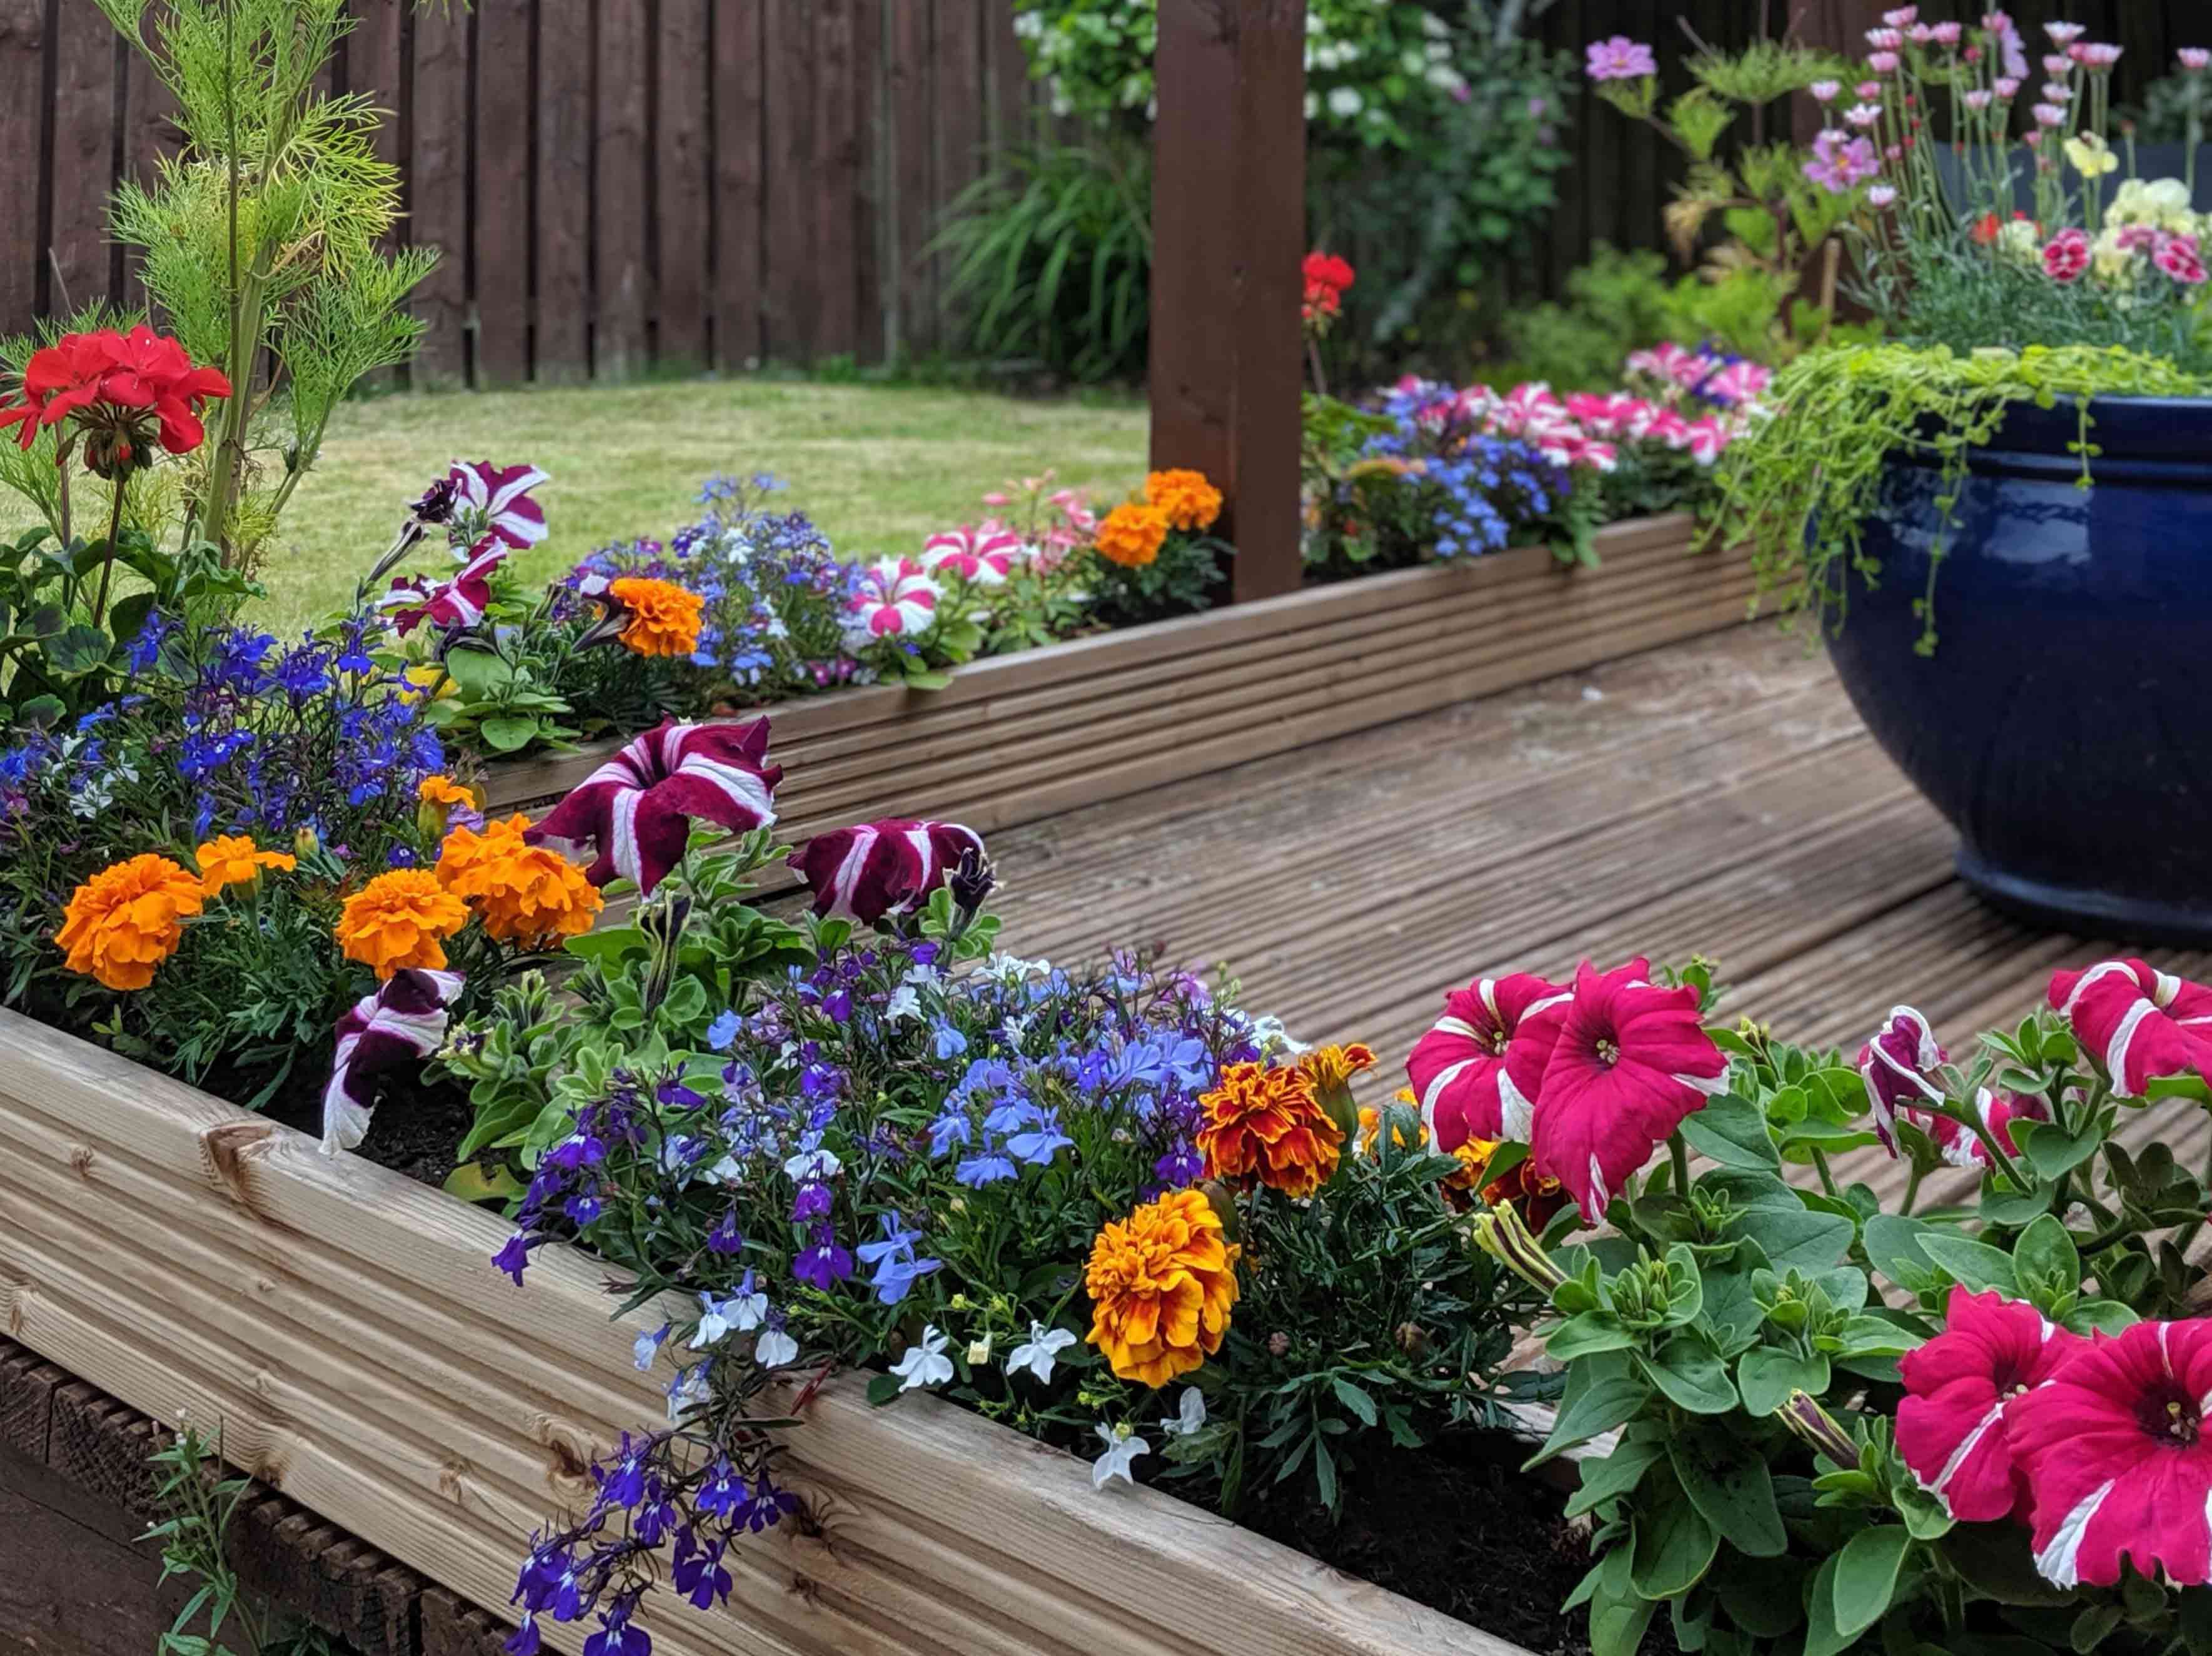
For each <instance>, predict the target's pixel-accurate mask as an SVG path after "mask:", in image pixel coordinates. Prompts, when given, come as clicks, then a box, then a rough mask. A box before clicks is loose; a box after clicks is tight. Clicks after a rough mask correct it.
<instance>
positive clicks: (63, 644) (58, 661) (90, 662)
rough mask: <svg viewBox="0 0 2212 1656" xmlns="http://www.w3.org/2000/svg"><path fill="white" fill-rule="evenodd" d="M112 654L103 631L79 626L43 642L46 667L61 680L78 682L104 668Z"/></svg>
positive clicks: (111, 644) (84, 623)
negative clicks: (73, 679) (66, 679)
mask: <svg viewBox="0 0 2212 1656" xmlns="http://www.w3.org/2000/svg"><path fill="white" fill-rule="evenodd" d="M114 650H115V640H113V639H111V638H110V637H108V636H107V634H106V630H105V629H103V628H98V627H94V626H90V625H88V623H86V622H77V623H76V625H75V626H73V627H70V628H65V629H64V631H63V632H62V633H61V634H59V635H58V636H57V637H54V638H51V639H48V640H46V667H47V670H49V671H50V672H53V673H56V674H58V675H59V676H62V677H64V678H82V676H84V675H85V674H87V673H90V672H96V671H98V670H100V668H102V667H104V666H106V664H107V658H108V657H109V656H110V655H112V654H113V653H114Z"/></svg>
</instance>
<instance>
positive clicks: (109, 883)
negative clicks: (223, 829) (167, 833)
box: [54, 852, 207, 989]
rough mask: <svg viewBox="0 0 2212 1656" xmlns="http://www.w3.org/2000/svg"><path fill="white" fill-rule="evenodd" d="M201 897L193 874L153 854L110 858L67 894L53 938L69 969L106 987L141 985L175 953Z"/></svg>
mask: <svg viewBox="0 0 2212 1656" xmlns="http://www.w3.org/2000/svg"><path fill="white" fill-rule="evenodd" d="M206 901H207V891H206V889H205V888H204V887H203V886H202V885H201V883H200V882H199V878H198V877H197V875H195V874H193V873H192V871H191V870H190V869H188V868H186V867H185V866H184V864H181V863H176V862H172V861H171V860H170V859H169V858H167V857H158V856H155V855H154V854H153V853H152V852H148V853H146V854H145V855H143V856H139V857H133V858H130V859H129V860H128V861H127V862H120V863H114V864H110V865H109V866H108V867H106V868H103V869H102V870H100V872H99V873H97V874H95V875H94V876H93V877H91V878H90V879H89V880H87V881H86V882H85V883H83V884H82V885H81V886H79V887H78V888H77V889H76V891H75V892H74V893H73V894H72V895H70V900H69V907H67V908H65V909H64V910H63V911H62V929H61V930H60V931H57V932H55V933H54V941H55V942H56V943H59V944H60V945H61V946H62V948H63V949H64V950H66V951H67V952H68V955H69V968H70V971H72V972H81V973H82V974H84V975H85V976H87V977H89V978H97V979H98V980H100V982H102V983H104V984H106V986H108V987H109V988H110V989H143V988H144V987H145V986H147V985H148V984H149V983H151V982H153V981H154V968H155V967H157V966H159V965H160V964H161V962H162V961H165V960H167V959H168V958H169V956H170V955H173V954H175V953H176V952H177V945H178V944H179V943H182V942H183V941H184V939H185V926H184V922H185V919H186V918H187V917H188V916H191V915H193V914H197V913H199V912H200V909H201V907H203V906H204V904H205V903H206Z"/></svg>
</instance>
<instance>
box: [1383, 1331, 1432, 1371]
mask: <svg viewBox="0 0 2212 1656" xmlns="http://www.w3.org/2000/svg"><path fill="white" fill-rule="evenodd" d="M1391 1338H1393V1339H1395V1341H1396V1342H1397V1345H1398V1350H1401V1351H1402V1352H1404V1353H1405V1354H1406V1356H1408V1357H1411V1358H1412V1359H1413V1361H1414V1362H1419V1361H1420V1360H1421V1359H1422V1358H1423V1357H1425V1356H1428V1354H1429V1335H1428V1331H1427V1330H1426V1329H1425V1328H1423V1327H1422V1326H1421V1325H1420V1324H1419V1323H1410V1322H1409V1323H1400V1324H1399V1325H1398V1326H1397V1329H1396V1331H1395V1332H1394V1333H1393V1335H1392V1336H1391Z"/></svg>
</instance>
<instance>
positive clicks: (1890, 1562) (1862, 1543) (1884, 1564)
mask: <svg viewBox="0 0 2212 1656" xmlns="http://www.w3.org/2000/svg"><path fill="white" fill-rule="evenodd" d="M1911 1547H1912V1537H1911V1534H1910V1533H1909V1532H1907V1531H1906V1530H1905V1526H1903V1525H1902V1524H1878V1525H1876V1526H1874V1527H1873V1528H1872V1529H1866V1530H1861V1531H1860V1532H1858V1533H1857V1535H1855V1536H1853V1537H1852V1538H1850V1540H1849V1541H1847V1542H1845V1543H1844V1550H1843V1551H1841V1552H1839V1553H1838V1554H1837V1555H1836V1574H1835V1580H1833V1582H1832V1584H1831V1590H1832V1592H1833V1593H1834V1595H1835V1617H1836V1631H1837V1632H1838V1633H1839V1634H1842V1635H1845V1636H1847V1637H1848V1636H1853V1635H1858V1634H1861V1633H1863V1632H1865V1631H1866V1630H1867V1629H1869V1628H1870V1627H1872V1626H1873V1625H1874V1624H1875V1623H1876V1622H1879V1621H1880V1620H1881V1618H1882V1617H1884V1616H1886V1615H1887V1614H1888V1612H1889V1601H1890V1599H1891V1598H1893V1597H1894V1596H1895V1594H1896V1592H1897V1573H1898V1571H1899V1569H1900V1568H1903V1567H1904V1564H1905V1554H1906V1553H1907V1552H1908V1551H1910V1550H1911Z"/></svg>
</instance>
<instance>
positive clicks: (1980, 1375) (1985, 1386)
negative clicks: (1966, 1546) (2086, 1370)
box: [1897, 1287, 2089, 1524]
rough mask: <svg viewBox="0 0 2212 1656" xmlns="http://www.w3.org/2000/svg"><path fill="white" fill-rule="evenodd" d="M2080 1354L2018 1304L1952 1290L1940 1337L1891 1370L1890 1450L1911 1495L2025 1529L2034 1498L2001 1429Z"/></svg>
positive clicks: (2064, 1335) (1964, 1517)
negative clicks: (1894, 1374)
mask: <svg viewBox="0 0 2212 1656" xmlns="http://www.w3.org/2000/svg"><path fill="white" fill-rule="evenodd" d="M2088 1349H2089V1343H2088V1342H2087V1340H2085V1339H2083V1338H2081V1337H2080V1336H2079V1335H2076V1334H2069V1333H2068V1332H2067V1331H2065V1330H2064V1329H2063V1328H2058V1327H2056V1326H2054V1325H2052V1324H2051V1322H2050V1321H2049V1320H2048V1319H2045V1317H2044V1315H2043V1313H2041V1312H2039V1311H2038V1310H2037V1309H2036V1308H2035V1307H2033V1306H2032V1305H2029V1304H2027V1302H2025V1301H2020V1300H2008V1299H2006V1298H2005V1297H2004V1296H2003V1295H2001V1294H1997V1293H1994V1292H1992V1293H1987V1294H1969V1293H1968V1292H1967V1291H1966V1289H1963V1288H1956V1287H1954V1288H1953V1289H1952V1290H1951V1297H1950V1301H1949V1303H1948V1305H1947V1306H1946V1307H1945V1308H1944V1313H1943V1331H1942V1333H1941V1334H1938V1335H1937V1336H1936V1338H1934V1339H1932V1340H1929V1342H1928V1343H1927V1344H1925V1345H1923V1346H1921V1347H1919V1348H1918V1349H1917V1350H1912V1351H1908V1352H1906V1353H1905V1356H1903V1357H1901V1358H1899V1360H1898V1365H1897V1367H1898V1373H1899V1376H1900V1377H1901V1378H1902V1379H1903V1380H1904V1382H1905V1398H1904V1400H1903V1401H1902V1402H1900V1403H1899V1404H1898V1405H1897V1450H1898V1453H1899V1454H1900V1455H1901V1456H1903V1457H1904V1459H1905V1465H1906V1466H1907V1467H1908V1468H1910V1469H1911V1472H1912V1476H1913V1477H1915V1478H1916V1479H1917V1480H1918V1481H1919V1483H1920V1487H1921V1488H1922V1489H1925V1490H1927V1491H1928V1492H1929V1494H1930V1495H1934V1496H1935V1497H1936V1499H1937V1500H1938V1501H1942V1503H1943V1510H1944V1511H1946V1512H1948V1513H1950V1514H1951V1516H1952V1517H1954V1518H1955V1519H1958V1520H1961V1521H1962V1522H1965V1523H1969V1524H1989V1523H1994V1522H1996V1520H1999V1519H2002V1518H2011V1519H2014V1520H2016V1521H2018V1522H2021V1523H2026V1522H2027V1516H2028V1513H2029V1509H2030V1507H2031V1506H2032V1505H2033V1497H2032V1495H2031V1494H2030V1491H2029V1487H2028V1480H2027V1471H2026V1469H2025V1468H2023V1467H2022V1466H2021V1465H2020V1464H2019V1460H2018V1459H2017V1458H2016V1456H2015V1453H2014V1452H2013V1445H2012V1441H2011V1438H2010V1435H2009V1434H2008V1430H2007V1425H2008V1422H2009V1421H2010V1420H2011V1419H2012V1418H2014V1413H2013V1411H2014V1410H2015V1408H2016V1407H2017V1404H2018V1402H2019V1399H2020V1398H2021V1396H2022V1395H2023V1394H2025V1393H2026V1392H2029V1391H2031V1390H2033V1388H2034V1387H2036V1386H2040V1385H2042V1384H2043V1383H2044V1382H2045V1380H2049V1379H2050V1378H2051V1375H2052V1374H2053V1373H2055V1372H2056V1371H2057V1368H2058V1367H2059V1365H2060V1364H2062V1363H2063V1362H2066V1360H2067V1359H2068V1358H2069V1357H2071V1356H2075V1354H2076V1353H2077V1352H2081V1351H2086V1350H2088Z"/></svg>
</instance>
